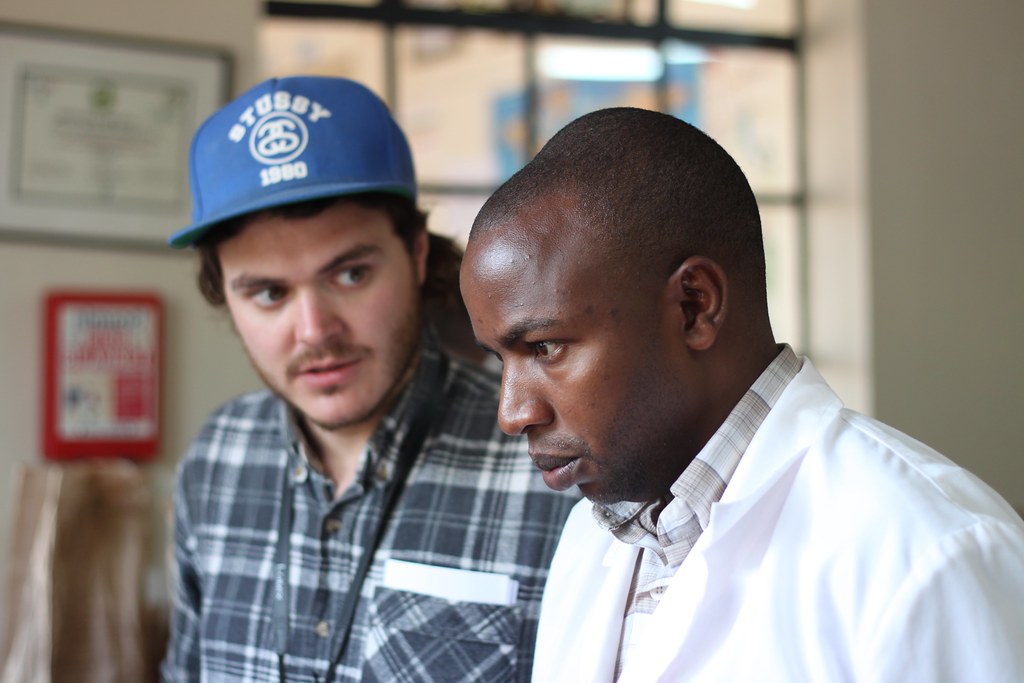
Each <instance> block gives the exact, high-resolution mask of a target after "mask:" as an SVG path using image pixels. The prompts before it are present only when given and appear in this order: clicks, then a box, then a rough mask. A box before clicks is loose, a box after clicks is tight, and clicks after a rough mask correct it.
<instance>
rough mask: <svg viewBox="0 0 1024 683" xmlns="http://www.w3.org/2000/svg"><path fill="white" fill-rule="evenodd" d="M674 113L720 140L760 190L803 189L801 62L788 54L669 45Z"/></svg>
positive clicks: (670, 95) (786, 191)
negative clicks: (800, 171)
mask: <svg viewBox="0 0 1024 683" xmlns="http://www.w3.org/2000/svg"><path fill="white" fill-rule="evenodd" d="M665 60H666V71H667V78H666V82H667V84H668V86H667V87H668V92H667V98H668V111H669V112H670V113H672V114H674V115H675V116H678V117H679V118H681V119H683V120H685V121H688V122H690V123H692V124H693V125H695V126H697V127H698V128H700V129H701V130H703V131H704V132H706V133H707V134H708V135H710V136H711V137H713V138H714V139H715V140H717V141H718V143H719V144H721V145H722V146H723V147H724V148H725V149H726V150H728V151H729V153H730V154H732V156H733V157H734V158H735V159H736V162H737V163H738V164H739V165H740V167H741V168H742V169H743V172H744V173H746V175H747V178H748V179H749V180H750V184H751V186H752V187H753V188H754V191H755V192H757V193H759V194H790V193H795V192H796V190H797V181H798V178H797V159H796V150H797V143H796V63H795V60H794V58H793V55H791V54H790V53H788V52H785V51H783V50H764V49H753V48H707V47H698V46H693V45H687V44H684V43H671V44H668V45H666V46H665Z"/></svg>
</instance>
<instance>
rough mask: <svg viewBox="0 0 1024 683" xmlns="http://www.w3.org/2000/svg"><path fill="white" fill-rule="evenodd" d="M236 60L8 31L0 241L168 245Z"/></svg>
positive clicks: (1, 115) (0, 69)
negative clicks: (192, 156) (193, 162)
mask: <svg viewBox="0 0 1024 683" xmlns="http://www.w3.org/2000/svg"><path fill="white" fill-rule="evenodd" d="M231 67H232V62H231V59H230V56H229V55H228V53H227V52H225V51H223V50H220V49H216V48H212V47H200V46H193V45H181V44H172V43H160V42H150V41H142V40H130V39H127V38H117V37H111V36H102V35H97V34H87V33H76V32H62V31H53V30H49V29H37V28H33V27H27V26H22V25H14V24H6V23H0V102H3V103H4V104H5V106H3V107H0V149H3V150H4V153H2V154H0V234H4V235H8V236H10V235H13V236H18V237H28V238H39V239H57V240H83V239H84V240H97V239H99V240H108V241H115V242H119V243H129V244H150V245H154V246H155V245H157V244H160V245H163V244H164V243H165V240H166V239H167V236H168V235H170V234H171V233H173V232H174V231H175V230H177V229H179V228H181V227H183V226H185V225H188V223H189V222H190V217H191V200H190V195H189V186H188V183H189V179H188V150H189V145H190V141H191V138H192V134H193V133H194V131H195V130H196V128H197V127H198V126H199V125H200V124H201V123H202V122H203V121H204V120H205V119H206V118H207V117H208V116H209V115H210V114H212V113H213V112H214V111H215V110H216V109H217V108H218V107H219V106H221V105H222V104H223V103H224V102H226V101H227V99H228V96H229V94H230V87H231V84H230V81H231Z"/></svg>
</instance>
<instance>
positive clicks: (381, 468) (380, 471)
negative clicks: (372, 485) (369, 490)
mask: <svg viewBox="0 0 1024 683" xmlns="http://www.w3.org/2000/svg"><path fill="white" fill-rule="evenodd" d="M390 478H391V463H389V462H382V463H381V464H379V465H377V481H387V480H388V479H390Z"/></svg>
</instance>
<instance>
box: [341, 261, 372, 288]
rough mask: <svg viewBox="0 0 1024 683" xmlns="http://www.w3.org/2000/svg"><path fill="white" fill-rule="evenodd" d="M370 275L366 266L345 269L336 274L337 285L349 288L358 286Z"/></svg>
mask: <svg viewBox="0 0 1024 683" xmlns="http://www.w3.org/2000/svg"><path fill="white" fill-rule="evenodd" d="M369 274H370V269H369V268H368V267H366V266H354V267H352V268H346V269H345V270H343V271H341V272H340V273H338V283H339V284H342V285H345V286H346V287H351V286H353V285H358V284H359V283H360V282H362V281H364V280H365V279H366V278H367V276H369Z"/></svg>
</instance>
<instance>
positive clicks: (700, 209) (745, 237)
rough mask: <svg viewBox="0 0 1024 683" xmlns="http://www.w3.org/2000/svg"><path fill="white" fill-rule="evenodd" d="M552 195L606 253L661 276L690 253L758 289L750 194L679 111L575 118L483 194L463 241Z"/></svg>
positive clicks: (756, 230) (758, 244)
mask: <svg viewBox="0 0 1024 683" xmlns="http://www.w3.org/2000/svg"><path fill="white" fill-rule="evenodd" d="M558 196H562V197H565V198H567V199H569V200H570V201H571V202H572V203H573V206H574V210H575V211H577V212H579V214H580V216H581V218H582V220H585V221H586V222H587V229H588V230H590V231H591V232H590V233H589V234H590V235H592V237H593V239H595V240H599V241H600V242H601V243H602V247H603V248H604V249H605V250H606V254H607V256H608V257H609V258H612V259H618V260H619V261H620V262H622V263H623V264H629V265H633V266H637V267H640V266H642V267H643V268H642V272H652V274H657V275H667V274H668V273H671V272H672V271H673V270H674V269H675V268H676V267H678V266H679V264H681V263H682V262H683V261H684V260H685V259H687V258H689V257H690V256H694V255H698V254H699V255H703V256H707V257H708V258H711V259H714V260H716V261H718V262H719V263H720V264H721V265H722V266H723V267H725V268H726V269H727V270H728V271H729V272H730V276H731V277H733V278H734V279H735V280H737V281H743V282H746V283H747V284H748V285H749V289H750V292H749V294H750V296H752V297H753V296H759V297H762V298H763V297H764V295H765V293H764V290H765V262H764V245H763V241H762V237H761V221H760V215H759V212H758V208H757V201H756V200H755V198H754V193H753V191H752V190H751V188H750V185H749V183H748V182H747V179H746V177H745V176H744V175H743V172H742V171H741V170H740V168H739V166H738V165H737V164H736V162H735V161H734V160H733V158H732V157H731V156H729V154H728V153H727V152H726V151H725V150H724V149H722V147H721V146H719V145H718V143H716V142H715V141H714V140H712V139H711V138H710V137H708V136H707V135H705V134H704V133H702V132H701V131H700V130H698V129H697V128H694V127H693V126H691V125H690V124H688V123H685V122H683V121H681V120H680V119H677V118H675V117H673V116H669V115H667V114H662V113H658V112H654V111H648V110H644V109H635V108H629V107H621V108H612V109H603V110H600V111H596V112H593V113H591V114H586V115H584V116H582V117H580V118H578V119H576V120H575V121H573V122H572V123H570V124H568V125H567V126H566V127H564V128H563V129H562V130H560V131H559V132H558V133H557V134H556V135H555V136H554V137H553V138H552V139H551V140H550V141H549V142H548V143H547V144H546V145H545V146H544V147H543V149H541V151H540V152H539V153H538V154H537V156H536V157H535V158H534V159H533V161H531V162H530V163H529V164H527V165H526V166H525V167H524V168H523V169H522V170H520V171H519V172H518V173H516V174H515V175H514V176H512V178H510V179H509V180H508V181H507V182H506V183H505V184H504V185H502V186H501V187H500V188H499V189H498V190H497V192H495V193H494V195H492V196H491V198H490V199H489V200H488V201H487V203H486V204H485V205H484V207H483V208H482V209H481V211H480V213H479V214H478V216H477V219H476V221H475V223H474V225H473V232H472V233H471V235H470V241H472V240H473V239H474V237H475V235H476V234H477V233H478V232H485V231H486V230H488V229H489V228H490V227H493V226H495V225H499V224H502V223H504V222H507V221H508V220H510V219H512V218H514V217H515V216H516V215H517V214H519V212H521V211H522V210H524V209H525V208H527V207H529V206H531V205H536V204H537V203H538V202H539V201H541V200H543V199H546V198H552V197H558ZM638 272H640V271H638Z"/></svg>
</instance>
